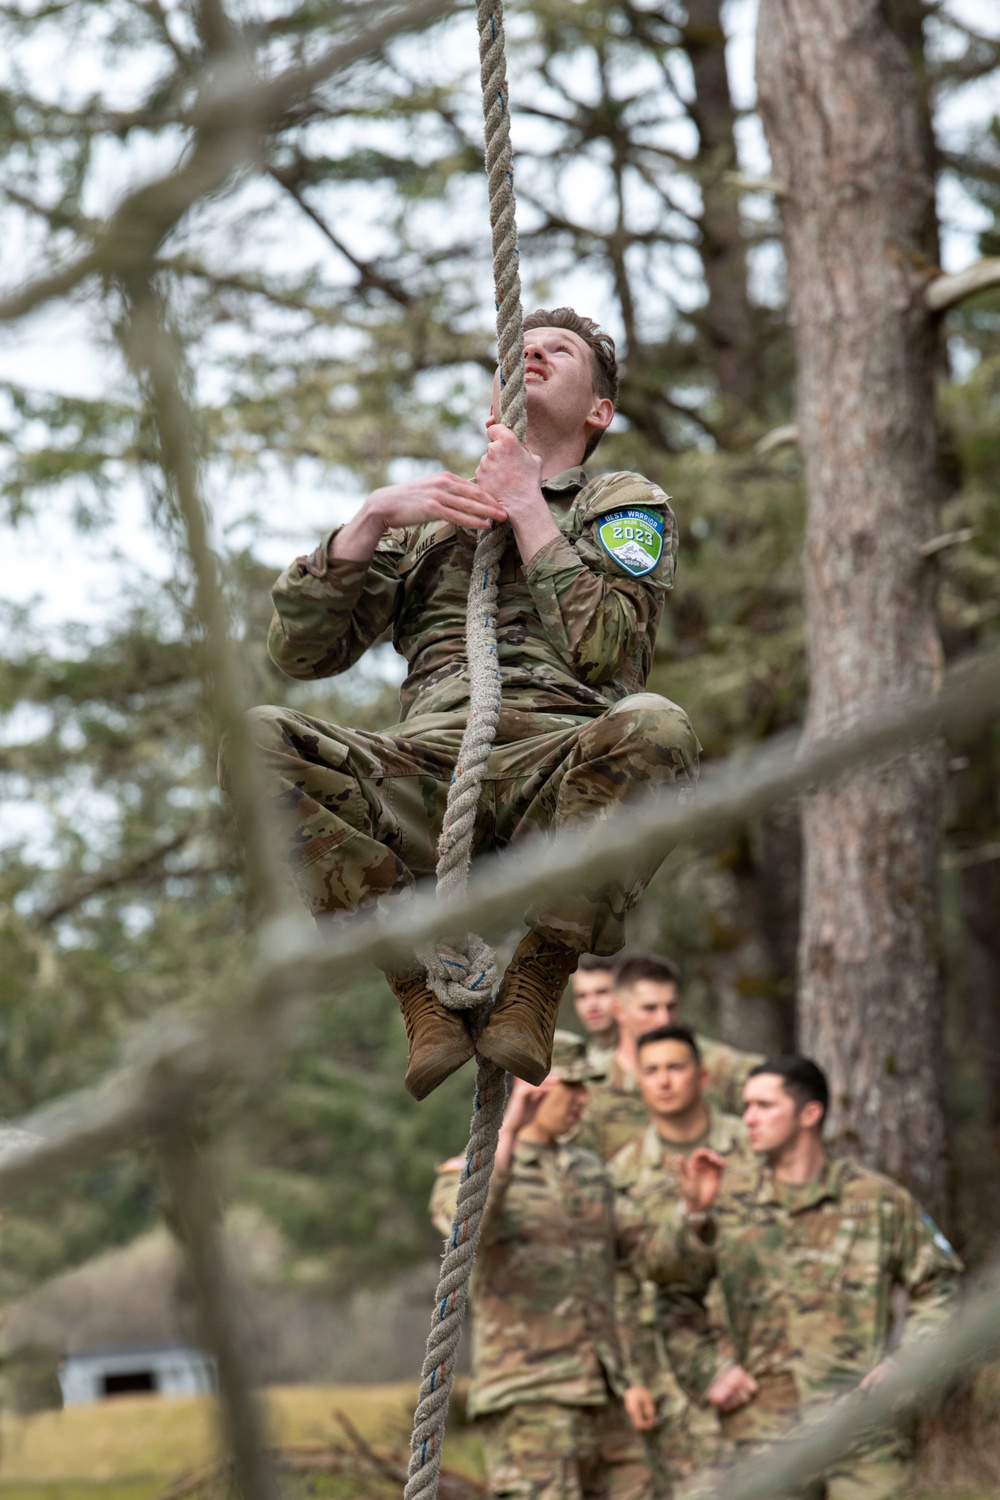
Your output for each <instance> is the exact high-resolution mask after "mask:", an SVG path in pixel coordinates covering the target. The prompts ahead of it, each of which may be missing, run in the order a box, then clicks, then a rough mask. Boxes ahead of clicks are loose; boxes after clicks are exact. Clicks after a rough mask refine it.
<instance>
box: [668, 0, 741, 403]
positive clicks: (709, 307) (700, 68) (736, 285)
mask: <svg viewBox="0 0 1000 1500" xmlns="http://www.w3.org/2000/svg"><path fill="white" fill-rule="evenodd" d="M721 12H722V0H688V4H687V20H686V22H685V24H684V27H683V29H682V32H681V45H682V47H683V48H684V51H685V52H686V53H687V56H688V60H689V61H690V64H691V73H692V76H693V78H694V97H693V99H692V100H691V103H690V105H689V106H688V107H689V109H690V113H691V118H692V120H693V121H694V124H695V128H696V129H697V131H698V155H697V157H696V159H695V164H694V167H695V175H696V176H697V179H698V183H699V186H700V188H701V197H702V213H701V243H700V245H699V247H698V252H699V254H700V256H701V263H702V266H703V268H704V272H705V287H706V290H707V292H708V301H707V302H706V304H705V310H704V313H703V325H704V328H705V332H706V334H707V336H708V339H709V343H710V344H711V347H712V350H713V354H714V358H713V363H714V366H715V372H716V377H717V379H718V382H719V392H720V394H721V395H722V396H723V397H725V398H726V399H727V400H729V401H731V402H733V403H734V404H735V405H736V407H737V408H743V409H747V410H749V409H751V408H752V407H753V405H754V402H755V400H756V399H757V396H758V391H757V341H756V337H755V332H754V325H753V314H752V312H751V308H750V298H749V296H748V293H747V262H746V246H745V244H744V240H743V228H742V223H741V219H740V205H739V195H738V193H737V192H736V189H735V188H734V187H733V186H732V184H731V183H730V182H728V181H727V179H726V173H727V172H731V171H733V170H734V169H735V168H736V166H737V164H738V163H737V157H736V134H735V128H734V127H735V120H736V112H735V110H734V109H733V101H732V96H731V94H730V92H729V75H728V73H727V71H726V37H725V33H724V31H723V29H722V17H721Z"/></svg>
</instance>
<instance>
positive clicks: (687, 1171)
mask: <svg viewBox="0 0 1000 1500" xmlns="http://www.w3.org/2000/svg"><path fill="white" fill-rule="evenodd" d="M725 1170H726V1158H725V1157H724V1156H720V1155H719V1153H718V1151H710V1150H709V1148H708V1147H707V1146H699V1147H698V1149H697V1151H692V1152H691V1154H690V1156H679V1157H678V1158H677V1171H678V1176H679V1178H680V1187H681V1201H682V1203H683V1206H684V1211H685V1213H686V1214H688V1215H690V1216H692V1217H694V1216H699V1217H702V1216H704V1215H705V1214H707V1213H708V1211H709V1209H710V1208H711V1207H712V1204H713V1203H714V1202H715V1200H716V1197H717V1195H718V1192H719V1183H720V1182H721V1181H722V1174H723V1172H724V1171H725Z"/></svg>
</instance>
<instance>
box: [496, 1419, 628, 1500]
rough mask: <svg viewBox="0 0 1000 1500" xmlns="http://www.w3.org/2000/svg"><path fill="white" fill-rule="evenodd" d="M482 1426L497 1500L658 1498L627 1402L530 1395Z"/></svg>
mask: <svg viewBox="0 0 1000 1500" xmlns="http://www.w3.org/2000/svg"><path fill="white" fill-rule="evenodd" d="M476 1426H477V1427H478V1428H479V1429H480V1431H481V1433H482V1437H483V1446H484V1448H485V1452H486V1491H487V1494H488V1495H489V1496H491V1500H493V1497H495V1500H500V1497H509V1500H652V1496H653V1481H652V1476H651V1474H650V1471H649V1469H648V1468H647V1466H646V1461H645V1453H644V1449H643V1445H642V1442H641V1441H640V1439H639V1436H638V1434H637V1433H636V1432H635V1430H634V1429H633V1427H632V1425H631V1423H630V1422H629V1420H628V1417H627V1416H626V1415H625V1409H624V1407H623V1406H622V1404H621V1402H619V1401H608V1402H607V1403H606V1404H605V1405H603V1406H562V1405H560V1404H559V1403H558V1402H555V1401H537V1402H523V1403H519V1404H517V1405H516V1406H509V1407H508V1408H507V1410H506V1411H501V1412H495V1413H493V1414H492V1415H490V1416H486V1417H480V1418H479V1420H478V1421H477V1423H476Z"/></svg>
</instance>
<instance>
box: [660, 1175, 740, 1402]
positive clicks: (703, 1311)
mask: <svg viewBox="0 0 1000 1500" xmlns="http://www.w3.org/2000/svg"><path fill="white" fill-rule="evenodd" d="M647 1218H648V1219H649V1220H650V1221H651V1222H652V1226H653V1227H652V1228H651V1230H650V1233H649V1235H648V1236H647V1238H646V1241H645V1244H644V1246H643V1250H642V1254H641V1257H640V1262H639V1263H640V1269H641V1270H642V1272H643V1274H644V1275H646V1276H648V1277H649V1278H650V1280H651V1281H653V1282H654V1283H655V1284H656V1322H657V1325H658V1327H659V1330H660V1333H661V1335H662V1338H663V1345H664V1348H665V1349H666V1351H667V1357H668V1359H669V1360H670V1363H671V1365H672V1367H673V1370H674V1374H675V1375H676V1376H677V1380H678V1382H679V1384H680V1385H681V1387H682V1389H683V1390H684V1391H686V1392H687V1394H688V1395H689V1396H692V1397H693V1398H694V1399H695V1400H700V1399H701V1397H702V1396H703V1395H704V1394H705V1392H706V1391H707V1390H708V1388H709V1386H710V1385H712V1383H713V1381H715V1380H716V1379H717V1377H718V1376H719V1375H721V1374H722V1372H723V1370H725V1369H727V1368H728V1366H729V1365H731V1364H732V1363H733V1360H734V1355H733V1350H732V1343H731V1340H730V1338H729V1336H728V1334H727V1332H726V1330H724V1329H722V1328H720V1327H719V1326H718V1325H717V1324H714V1323H713V1322H712V1319H711V1317H710V1315H709V1311H708V1306H707V1301H706V1299H707V1297H708V1291H709V1288H710V1287H711V1285H712V1282H713V1280H714V1277H715V1274H716V1258H715V1236H716V1233H717V1226H716V1222H715V1220H714V1219H709V1220H707V1222H706V1223H705V1224H704V1225H703V1226H702V1228H701V1229H700V1230H697V1231H695V1230H693V1229H692V1228H691V1227H690V1226H689V1225H688V1224H687V1223H686V1222H685V1220H684V1219H683V1217H682V1216H681V1212H680V1208H679V1206H678V1205H677V1204H676V1203H675V1204H674V1206H673V1207H672V1208H671V1209H670V1211H669V1212H667V1213H663V1214H657V1215H655V1217H654V1216H653V1215H650V1214H647Z"/></svg>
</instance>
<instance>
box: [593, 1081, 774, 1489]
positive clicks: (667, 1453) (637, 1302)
mask: <svg viewBox="0 0 1000 1500" xmlns="http://www.w3.org/2000/svg"><path fill="white" fill-rule="evenodd" d="M700 1146H707V1147H709V1148H710V1149H711V1150H712V1151H717V1152H718V1153H719V1155H720V1156H724V1157H726V1158H727V1160H728V1161H729V1162H730V1163H731V1164H732V1165H733V1166H735V1165H737V1164H739V1165H740V1166H741V1167H742V1168H743V1170H746V1169H747V1168H748V1166H749V1164H750V1163H751V1162H752V1160H753V1157H752V1154H751V1152H750V1148H749V1146H748V1144H747V1138H746V1131H745V1130H744V1128H743V1122H742V1121H741V1120H738V1119H737V1118H736V1116H735V1115H727V1114H723V1113H722V1111H721V1110H717V1109H714V1108H712V1106H709V1118H708V1126H707V1129H706V1130H705V1131H704V1133H703V1134H702V1135H701V1136H699V1137H698V1138H697V1139H696V1140H691V1141H685V1142H684V1143H683V1144H677V1143H675V1142H668V1141H664V1140H663V1139H662V1137H661V1136H660V1135H659V1134H658V1132H657V1129H656V1126H655V1125H648V1126H647V1128H646V1130H645V1131H644V1133H643V1134H642V1135H641V1136H637V1137H636V1138H635V1139H633V1140H632V1141H631V1142H630V1143H629V1144H628V1145H627V1146H625V1147H623V1149H622V1150H621V1151H619V1152H618V1154H617V1155H616V1156H615V1157H614V1158H613V1159H612V1161H611V1162H610V1164H609V1170H610V1172H611V1180H612V1182H613V1183H614V1185H615V1189H616V1191H617V1193H618V1195H619V1207H618V1210H617V1212H618V1217H619V1220H620V1221H621V1220H623V1219H624V1218H625V1212H624V1210H623V1208H622V1207H621V1200H622V1199H623V1198H624V1199H626V1200H627V1202H628V1204H629V1206H630V1207H631V1208H632V1209H633V1210H635V1211H637V1213H638V1215H639V1217H640V1219H641V1221H642V1222H643V1223H644V1224H646V1225H650V1226H652V1225H657V1224H661V1223H664V1222H667V1223H669V1224H671V1225H673V1224H674V1222H675V1213H676V1209H677V1204H678V1201H679V1198H680V1174H679V1171H678V1166H677V1159H678V1157H680V1156H688V1155H690V1153H691V1152H692V1151H694V1150H696V1149H697V1148H698V1147H700ZM709 1295H710V1297H711V1291H710V1293H709ZM615 1311H616V1316H617V1319H618V1326H619V1334H620V1339H621V1344H622V1353H623V1357H624V1360H625V1370H626V1375H627V1378H628V1383H629V1385H644V1386H646V1387H647V1388H648V1389H649V1390H650V1391H651V1392H652V1394H653V1397H654V1399H655V1401H656V1408H657V1417H658V1424H659V1425H658V1427H657V1429H656V1430H655V1432H653V1433H650V1434H649V1441H650V1443H651V1444H652V1445H653V1446H654V1449H655V1452H656V1464H657V1468H658V1470H659V1472H660V1473H661V1474H662V1475H663V1476H664V1477H665V1478H667V1482H672V1481H674V1480H676V1479H678V1478H680V1477H681V1476H683V1475H687V1474H690V1473H691V1472H692V1471H693V1470H694V1469H695V1468H698V1467H701V1466H703V1465H704V1464H707V1463H709V1462H711V1461H712V1460H713V1459H714V1458H716V1457H718V1455H719V1451H720V1446H721V1444H720V1438H721V1433H720V1428H719V1419H718V1416H717V1415H716V1413H715V1411H714V1409H713V1408H711V1407H708V1406H706V1405H705V1404H704V1403H703V1402H700V1401H697V1400H692V1398H691V1396H690V1395H689V1394H687V1393H685V1391H684V1390H683V1389H682V1388H681V1386H680V1384H679V1383H678V1380H677V1377H676V1375H675V1374H674V1372H673V1370H672V1368H671V1365H670V1361H669V1359H668V1358H667V1354H666V1350H665V1349H664V1347H663V1340H662V1336H661V1333H660V1330H659V1329H658V1328H657V1319H656V1288H655V1285H653V1284H652V1283H651V1282H648V1281H642V1280H640V1278H639V1277H638V1275H637V1274H636V1272H635V1271H634V1270H633V1269H631V1268H630V1267H629V1266H627V1265H625V1266H622V1267H621V1268H620V1269H619V1273H618V1277H617V1282H616V1288H615ZM712 1312H713V1313H714V1314H715V1321H716V1322H718V1321H720V1312H721V1309H717V1308H715V1307H713V1308H712Z"/></svg>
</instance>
